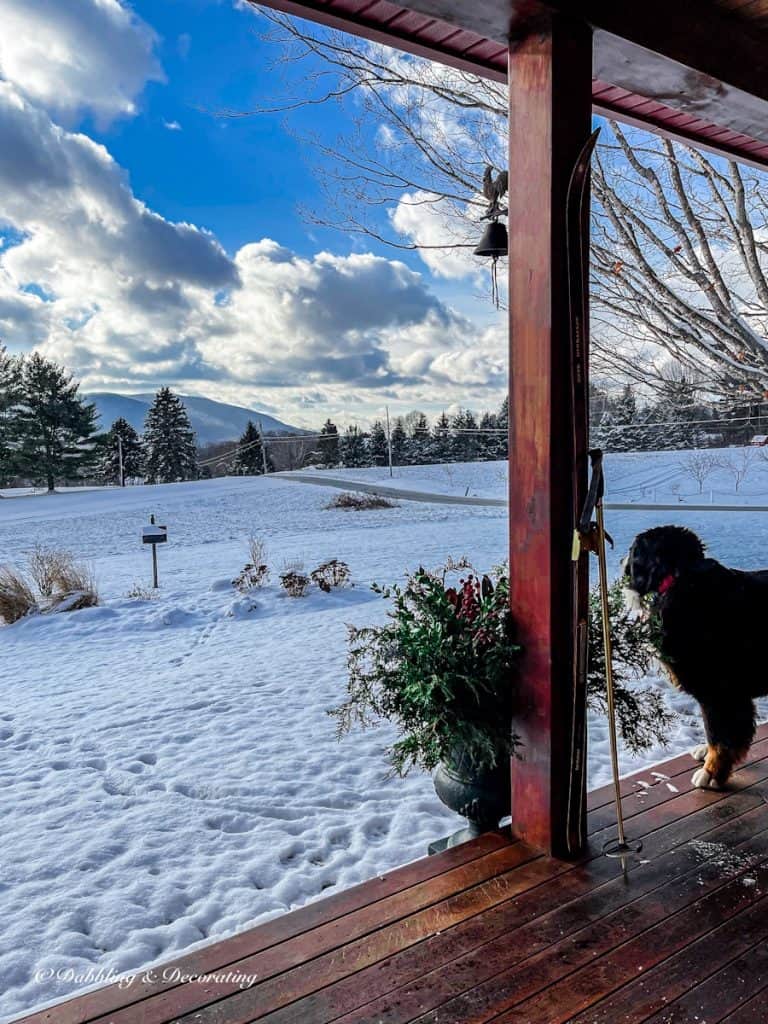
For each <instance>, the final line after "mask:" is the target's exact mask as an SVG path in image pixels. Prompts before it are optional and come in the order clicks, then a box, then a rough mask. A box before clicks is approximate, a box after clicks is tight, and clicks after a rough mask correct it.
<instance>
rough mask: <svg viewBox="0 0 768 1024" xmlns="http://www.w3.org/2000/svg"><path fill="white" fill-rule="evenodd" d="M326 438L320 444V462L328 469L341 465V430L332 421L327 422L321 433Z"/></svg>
mask: <svg viewBox="0 0 768 1024" xmlns="http://www.w3.org/2000/svg"><path fill="white" fill-rule="evenodd" d="M320 433H321V434H323V435H324V436H323V437H322V439H321V440H320V442H319V444H318V448H319V449H320V461H321V462H322V464H323V465H324V466H325V467H326V468H327V467H329V466H338V464H339V429H338V427H337V426H336V424H335V423H333V422H332V421H331V420H330V419H328V420H326V421H325V423H324V424H323V428H322V430H321V431H320Z"/></svg>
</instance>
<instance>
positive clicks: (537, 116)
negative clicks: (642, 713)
mask: <svg viewBox="0 0 768 1024" xmlns="http://www.w3.org/2000/svg"><path fill="white" fill-rule="evenodd" d="M591 61H592V58H591V34H590V32H589V30H588V29H587V28H586V26H584V25H579V24H576V23H572V22H570V21H567V20H565V19H561V18H554V19H551V20H550V21H549V23H548V24H547V26H546V31H545V30H542V31H540V32H539V33H537V34H535V35H532V36H529V37H528V38H526V39H525V40H522V41H521V42H519V44H518V45H517V46H516V47H515V48H514V50H512V51H511V52H510V64H509V103H510V130H509V173H510V181H512V182H516V181H517V182H525V183H526V187H525V188H514V187H512V189H511V190H510V195H509V223H510V225H512V229H511V230H510V248H509V336H510V357H509V373H510V384H509V407H510V411H509V416H510V440H509V452H510V455H509V564H510V601H511V605H512V608H513V609H514V615H515V620H516V623H517V627H518V630H519V635H520V641H521V643H522V645H523V649H524V657H523V659H522V664H521V667H520V672H519V676H518V679H517V685H518V687H519V690H520V710H519V714H518V717H517V718H516V723H515V727H516V730H517V731H518V732H519V733H520V736H521V739H522V744H523V746H522V750H521V755H522V756H521V758H520V759H514V761H513V765H512V778H513V800H512V806H513V812H512V813H513V818H512V826H513V831H515V832H516V833H517V834H518V835H520V836H522V837H524V838H525V840H526V842H528V843H530V844H531V845H533V846H537V847H539V848H541V849H544V850H547V851H550V852H552V853H554V854H556V855H558V856H568V855H574V854H578V852H579V851H578V850H571V849H569V848H568V844H567V840H566V832H567V829H566V811H567V808H566V799H567V787H566V780H567V779H568V776H569V774H570V771H571V765H570V758H569V723H570V721H571V712H572V702H573V692H574V691H573V671H574V667H573V650H574V644H573V638H572V635H571V630H572V621H573V618H574V602H575V596H574V586H575V572H574V563H573V562H572V561H571V543H572V537H573V528H574V516H573V505H574V500H575V499H574V494H573V490H572V483H571V473H572V466H573V464H574V462H576V464H577V465H578V467H579V478H580V490H581V491H582V492H583V491H584V490H585V488H586V446H587V425H586V423H585V422H582V423H579V424H578V425H577V431H576V433H577V437H578V441H577V447H578V450H577V451H574V441H573V420H572V398H571V373H570V371H571V354H570V335H569V318H568V309H569V297H568V278H567V262H566V260H567V250H566V218H565V213H566V195H567V191H568V183H569V180H570V176H571V172H572V169H573V167H574V164H575V163H576V159H577V157H578V155H579V152H580V150H581V148H582V146H583V144H584V142H585V141H586V139H587V137H588V136H589V133H590V118H591V114H590V82H591V66H592V65H591ZM581 597H582V601H584V600H585V596H584V593H583V592H582V596H581Z"/></svg>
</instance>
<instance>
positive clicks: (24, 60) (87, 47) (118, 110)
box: [0, 0, 163, 121]
mask: <svg viewBox="0 0 768 1024" xmlns="http://www.w3.org/2000/svg"><path fill="white" fill-rule="evenodd" d="M155 42H156V36H155V33H154V32H153V30H152V29H151V28H150V27H149V26H148V25H147V24H146V23H145V22H143V21H142V20H141V19H140V18H139V17H137V15H136V14H134V12H133V11H132V10H130V8H128V7H127V6H124V5H123V4H122V3H120V2H119V0H67V2H65V3H62V2H61V0H0V74H1V75H2V77H3V78H5V79H6V80H7V81H10V82H13V83H14V84H15V85H16V86H17V87H18V88H19V89H20V90H21V91H22V92H23V93H24V94H25V95H26V96H27V97H28V98H29V99H31V100H33V101H34V102H35V103H38V104H41V105H43V106H44V107H46V108H47V109H49V110H51V111H55V112H57V113H60V114H65V115H69V114H73V113H76V112H77V111H80V110H84V109H87V110H89V111H91V112H93V114H94V115H95V116H96V117H97V118H98V119H99V120H101V121H108V120H111V119H112V118H114V117H116V116H118V115H125V114H132V113H133V112H134V111H135V109H136V96H137V95H138V94H139V93H140V92H141V90H142V89H143V87H144V85H145V83H146V82H147V81H149V80H155V81H161V80H162V79H163V74H162V71H161V68H160V65H159V64H158V62H157V59H156V57H155V56H154V46H155Z"/></svg>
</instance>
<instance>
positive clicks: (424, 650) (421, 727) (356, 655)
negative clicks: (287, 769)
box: [330, 561, 520, 775]
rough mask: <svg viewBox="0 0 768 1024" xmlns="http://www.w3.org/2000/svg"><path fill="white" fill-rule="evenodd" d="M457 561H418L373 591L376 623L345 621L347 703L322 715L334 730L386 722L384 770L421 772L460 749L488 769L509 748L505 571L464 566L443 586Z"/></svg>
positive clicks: (511, 643) (511, 690)
mask: <svg viewBox="0 0 768 1024" xmlns="http://www.w3.org/2000/svg"><path fill="white" fill-rule="evenodd" d="M463 569H471V566H470V565H469V564H468V563H467V562H466V561H462V562H460V563H454V562H449V563H448V564H447V565H446V566H444V567H443V568H442V569H441V570H439V571H429V570H427V569H424V568H419V569H418V570H417V571H416V572H414V573H412V574H411V575H409V576H408V577H407V580H406V583H405V585H404V586H397V585H394V586H391V587H381V586H379V585H378V584H374V585H373V590H374V591H375V592H376V593H377V594H380V595H381V597H382V598H384V599H385V600H388V601H391V602H392V606H391V609H390V610H389V612H388V613H387V622H386V623H385V624H384V625H381V626H367V627H362V628H358V627H355V626H350V627H349V637H348V640H349V655H348V669H349V677H348V684H347V691H348V694H347V700H346V701H345V702H344V703H343V704H342V705H341V706H340V707H338V708H336V709H334V710H333V711H331V712H330V714H331V715H332V716H334V717H335V718H336V721H337V725H338V734H339V736H342V735H344V734H345V733H347V732H349V730H350V729H351V728H353V726H355V725H358V726H362V727H366V726H370V725H373V724H375V723H376V722H377V721H378V720H379V719H382V718H384V719H388V720H390V721H392V722H394V723H395V724H396V725H397V726H398V727H399V730H400V733H401V738H400V739H398V740H397V741H396V742H395V743H394V744H393V746H392V747H391V749H390V751H389V759H390V763H391V765H392V768H393V770H394V771H395V772H396V773H397V774H399V775H405V774H406V773H407V772H408V771H410V770H411V769H412V768H420V769H423V770H425V771H430V770H431V769H432V768H434V767H435V766H436V765H437V764H438V762H439V761H441V760H447V759H449V758H450V757H451V755H452V754H453V753H454V752H455V751H457V750H462V751H463V752H464V753H465V754H466V756H467V757H468V758H469V760H471V761H472V763H473V764H475V765H476V766H477V767H478V768H492V767H493V766H494V765H495V764H497V763H498V762H499V761H500V760H501V759H502V758H505V757H508V756H509V755H510V754H511V753H513V752H514V750H515V747H516V746H517V737H515V736H514V734H513V732H512V716H513V712H514V707H515V694H516V686H515V667H516V662H517V659H518V656H519V653H520V647H519V645H518V644H517V643H516V642H515V639H514V626H513V622H512V616H511V614H510V610H509V586H508V582H507V579H506V576H505V575H504V574H503V573H502V572H500V571H494V572H493V574H492V575H491V576H482V577H479V576H478V575H477V574H476V573H475V572H471V573H470V574H469V575H467V577H466V578H462V579H459V580H458V583H457V585H456V586H450V585H448V584H447V582H446V580H447V578H448V576H449V575H451V576H453V575H455V573H456V572H457V571H460V570H463Z"/></svg>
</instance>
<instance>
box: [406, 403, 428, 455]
mask: <svg viewBox="0 0 768 1024" xmlns="http://www.w3.org/2000/svg"><path fill="white" fill-rule="evenodd" d="M409 447H410V453H409V455H410V461H411V462H412V463H417V464H424V463H425V462H430V461H431V456H432V435H431V434H430V431H429V420H428V419H427V417H426V416H425V415H424V413H423V412H416V413H414V414H413V417H412V427H411V443H410V446H409Z"/></svg>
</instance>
